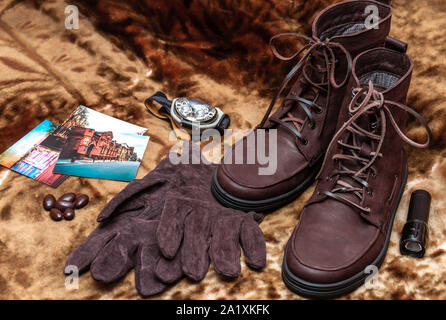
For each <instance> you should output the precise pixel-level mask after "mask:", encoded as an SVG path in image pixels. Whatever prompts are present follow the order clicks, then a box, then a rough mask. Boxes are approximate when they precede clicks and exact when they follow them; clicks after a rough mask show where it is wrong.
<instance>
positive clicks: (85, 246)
mask: <svg viewBox="0 0 446 320" xmlns="http://www.w3.org/2000/svg"><path fill="white" fill-rule="evenodd" d="M178 168H179V166H177V165H173V164H171V162H170V161H169V159H168V157H167V158H165V159H163V160H162V161H161V162H160V163H159V164H158V166H157V167H156V168H155V169H154V170H153V171H151V172H150V173H149V174H147V175H146V176H145V177H144V178H142V179H135V180H133V181H132V182H130V183H129V184H128V185H127V186H126V187H125V188H124V189H123V190H122V191H121V192H120V193H119V194H117V195H116V196H115V197H114V198H113V199H112V200H111V201H110V202H109V203H108V204H107V205H106V207H105V208H104V209H103V210H102V212H101V213H100V214H99V216H98V219H97V220H98V222H100V225H99V226H98V227H97V228H96V230H94V231H93V232H92V233H91V234H90V235H89V236H88V237H87V239H85V241H84V242H83V243H82V244H81V245H80V246H79V247H78V248H76V249H75V250H74V251H73V252H72V253H71V254H70V255H69V256H68V259H67V263H66V265H67V266H68V265H74V266H77V267H78V269H79V272H80V273H81V272H84V271H87V270H88V269H90V274H91V276H92V277H93V278H94V279H95V280H97V281H100V282H103V283H111V282H114V281H116V280H118V279H120V278H122V277H123V276H124V275H126V274H127V273H128V272H129V271H130V270H131V269H132V268H135V285H136V288H137V290H138V292H139V293H140V294H141V295H142V296H150V295H154V294H157V293H160V292H162V291H164V290H165V289H166V287H167V285H166V284H164V283H163V282H161V281H160V280H159V279H158V278H157V277H156V276H155V272H154V270H155V268H156V266H157V265H158V264H160V267H159V268H158V269H159V271H158V272H159V273H160V276H161V277H162V278H163V279H167V280H169V283H172V282H175V281H178V280H179V279H180V278H181V277H182V271H181V266H180V259H175V258H174V257H172V258H174V259H171V260H165V259H164V258H163V257H162V256H161V254H160V251H159V249H158V244H157V239H156V230H157V227H158V222H159V218H160V216H161V213H162V209H163V206H164V202H165V194H166V192H167V190H168V189H169V188H170V185H171V183H172V178H173V177H174V175H175V171H176V170H177V169H178Z"/></svg>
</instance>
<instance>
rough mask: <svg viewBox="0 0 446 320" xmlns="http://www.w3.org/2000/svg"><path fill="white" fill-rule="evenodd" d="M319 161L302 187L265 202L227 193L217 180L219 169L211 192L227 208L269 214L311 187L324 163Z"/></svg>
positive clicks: (214, 177)
mask: <svg viewBox="0 0 446 320" xmlns="http://www.w3.org/2000/svg"><path fill="white" fill-rule="evenodd" d="M321 160H322V159H321ZM321 160H320V161H318V162H317V163H316V164H315V165H314V168H313V171H312V172H311V175H309V176H308V177H307V178H306V179H305V180H304V181H303V182H302V183H301V184H300V185H298V186H297V187H295V188H294V189H292V190H290V191H288V192H286V193H284V194H281V195H280V196H277V197H273V198H268V199H263V200H245V199H240V198H237V197H235V196H233V195H231V194H230V193H228V192H227V191H225V190H224V189H223V188H222V187H221V186H220V184H219V183H218V179H217V169H216V170H215V173H214V175H213V177H212V182H211V191H212V194H213V195H214V197H215V198H216V199H217V200H218V202H220V203H221V204H222V205H224V206H225V207H229V208H233V209H237V210H241V211H246V212H249V211H255V212H258V213H268V212H272V211H274V210H276V209H279V208H281V207H283V206H285V205H286V204H288V203H290V202H292V201H293V200H295V199H296V198H297V197H298V196H300V195H301V194H302V193H303V192H304V191H305V190H306V189H307V188H308V187H309V186H311V185H312V184H313V182H314V180H315V178H316V176H317V174H318V173H319V170H320V168H321V165H322V161H321Z"/></svg>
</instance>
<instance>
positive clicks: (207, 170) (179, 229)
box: [156, 164, 266, 281]
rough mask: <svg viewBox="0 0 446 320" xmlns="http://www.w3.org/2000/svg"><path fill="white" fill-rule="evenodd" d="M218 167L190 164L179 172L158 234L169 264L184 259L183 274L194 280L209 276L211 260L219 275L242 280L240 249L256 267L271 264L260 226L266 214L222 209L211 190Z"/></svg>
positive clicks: (161, 276) (251, 264) (246, 258)
mask: <svg viewBox="0 0 446 320" xmlns="http://www.w3.org/2000/svg"><path fill="white" fill-rule="evenodd" d="M215 168H216V166H215V165H213V164H197V165H195V164H189V165H184V166H183V167H182V169H181V170H178V171H177V174H176V179H175V183H174V184H172V187H171V188H170V189H169V192H168V194H167V196H166V202H165V205H164V209H163V212H162V215H161V220H160V223H159V226H158V229H157V239H158V245H159V247H160V250H161V252H162V254H163V255H164V256H165V257H166V258H168V259H178V256H181V266H182V271H183V273H184V274H185V275H186V276H187V277H188V278H190V279H192V280H194V281H200V280H202V279H203V278H204V277H205V275H206V273H207V271H208V269H209V264H210V262H211V261H212V263H213V265H214V269H215V271H216V272H217V273H218V274H220V275H222V276H224V277H226V278H235V277H237V276H238V275H239V274H240V271H241V267H240V253H241V250H240V248H243V251H244V254H245V261H246V263H247V265H248V266H250V267H251V268H253V269H261V268H263V267H264V266H265V264H266V245H265V239H264V236H263V233H262V231H261V229H260V228H259V225H258V223H260V222H261V221H262V219H263V215H261V214H258V213H254V212H249V213H245V212H242V211H237V210H233V209H229V208H226V207H223V206H222V205H220V204H219V203H218V202H217V201H216V200H215V199H214V197H213V196H212V193H211V191H210V183H211V178H212V174H213V172H214V171H215ZM164 273H165V269H161V268H160V269H158V268H157V269H156V274H157V275H158V277H159V278H161V279H163V274H164Z"/></svg>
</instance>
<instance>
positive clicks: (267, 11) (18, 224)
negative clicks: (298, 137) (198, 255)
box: [0, 0, 446, 299]
mask: <svg viewBox="0 0 446 320" xmlns="http://www.w3.org/2000/svg"><path fill="white" fill-rule="evenodd" d="M333 2H336V1H333V0H312V1H302V0H293V1H280V0H272V1H261V0H243V1H238V0H237V1H236V0H218V1H211V0H187V1H186V0H184V1H180V0H175V1H164V0H153V1H152V0H150V1H149V0H145V1H137V0H128V1H118V0H94V1H86V0H84V1H82V0H78V1H67V2H64V1H62V0H51V1H50V0H47V1H43V0H22V1H17V0H4V1H2V2H1V3H0V65H1V67H0V152H3V151H4V150H5V149H6V148H8V147H9V146H10V145H12V144H13V143H14V142H15V141H17V140H18V139H19V138H21V137H22V136H23V135H25V134H26V133H27V132H28V131H29V130H31V129H32V128H34V127H35V126H36V125H37V124H38V123H40V122H41V121H43V120H44V119H49V120H51V121H53V122H55V123H60V122H62V121H63V120H64V119H65V118H66V117H67V115H68V114H69V113H70V112H71V111H72V110H74V109H75V107H77V106H78V105H79V104H81V103H82V104H85V105H87V106H89V107H92V108H94V109H95V110H97V111H100V112H104V113H106V114H109V115H111V116H114V117H117V118H120V119H123V120H126V121H129V122H132V123H135V124H137V125H140V126H144V127H147V128H149V132H148V134H149V135H150V136H151V139H150V143H149V147H148V151H147V152H146V154H145V156H144V159H143V162H142V165H141V168H140V170H139V173H138V177H142V176H144V175H145V174H146V173H147V172H149V171H150V170H151V169H153V168H154V167H155V166H156V164H157V163H158V161H159V160H160V159H161V158H162V157H163V156H164V155H165V154H166V153H167V152H168V150H169V148H170V145H169V144H168V142H167V138H166V137H167V134H168V132H169V130H170V127H169V125H168V124H167V123H165V122H163V121H159V120H158V119H155V118H154V117H152V116H150V115H148V114H147V113H146V111H145V109H144V106H143V104H142V101H143V100H144V98H146V97H147V96H148V95H150V94H152V93H153V92H155V91H157V90H163V91H164V92H166V93H167V94H168V95H169V96H171V97H174V96H181V95H187V96H195V97H201V98H203V99H204V100H206V101H209V102H211V103H212V104H214V105H215V106H219V107H221V108H222V109H223V110H224V111H225V112H226V113H228V114H229V115H230V117H231V120H232V125H231V127H232V128H241V129H249V128H253V127H254V126H255V125H256V124H257V123H258V122H259V121H260V120H261V118H262V116H263V114H264V112H265V110H266V108H267V106H268V104H269V100H270V98H271V97H272V95H273V94H274V91H275V90H276V88H277V86H278V84H279V83H280V81H281V80H282V78H283V77H284V75H285V74H286V72H287V71H288V70H289V68H290V64H287V63H280V62H278V61H276V60H275V59H274V58H273V57H272V54H271V53H270V50H269V49H268V40H269V38H270V36H271V35H273V34H275V33H277V32H284V31H298V32H302V33H306V34H309V32H310V30H311V22H312V21H313V18H314V17H315V15H316V14H317V13H318V12H319V11H320V10H321V9H323V8H324V7H326V6H327V5H329V4H330V3H333ZM68 3H70V4H72V3H74V4H76V5H78V7H79V9H80V22H79V29H78V30H66V29H65V28H64V19H65V13H64V10H65V7H66V5H67V4H68ZM394 9H395V10H394V16H393V24H392V31H391V35H392V36H394V37H396V38H400V39H402V40H404V41H407V42H409V51H408V53H409V55H411V57H412V58H413V59H414V61H415V70H414V77H413V80H412V85H411V88H410V92H409V98H408V104H409V105H410V106H412V107H413V108H414V109H416V110H417V111H418V112H420V113H421V114H422V115H423V117H424V118H425V119H426V120H428V122H429V125H430V127H431V129H432V131H433V135H434V140H433V143H432V147H431V148H430V149H428V150H426V151H419V150H416V149H410V148H409V149H408V155H409V167H410V172H409V182H408V185H407V188H406V192H405V195H404V197H403V199H402V201H401V204H400V207H399V210H398V213H397V217H396V220H395V224H394V228H393V234H392V237H391V243H390V247H389V251H388V254H387V257H386V259H385V261H384V264H383V266H382V268H381V269H380V271H379V274H378V278H377V286H376V288H375V289H373V290H366V288H364V287H361V288H359V289H358V290H356V291H355V292H353V293H352V294H350V295H349V296H347V297H346V298H350V299H441V298H443V299H445V298H446V270H445V268H444V266H445V265H446V202H445V201H443V200H444V199H443V196H444V195H443V192H444V186H445V185H446V159H445V155H446V151H445V145H446V134H445V131H444V128H445V127H446V98H445V92H446V56H445V52H446V34H445V33H444V30H446V3H445V2H444V1H439V0H417V1H412V0H396V1H394ZM408 133H409V135H410V136H411V137H414V138H417V137H419V136H421V135H422V130H421V129H420V128H418V127H417V125H416V124H415V123H414V122H413V123H410V124H409V128H408ZM125 185H126V184H125V183H123V182H110V181H104V180H97V179H86V178H77V177H70V178H69V179H68V180H67V181H65V182H64V183H63V184H62V185H61V186H60V187H59V188H58V189H56V190H53V189H51V188H50V187H48V186H45V185H43V184H40V183H38V182H36V181H33V180H31V179H29V178H26V177H24V176H21V175H19V174H16V173H13V172H11V171H9V170H6V169H4V168H1V169H0V195H1V197H0V299H23V298H29V299H133V298H139V296H138V294H137V292H136V290H135V288H134V274H133V272H131V273H130V274H128V275H127V276H126V277H125V278H124V279H123V280H122V281H120V282H118V283H116V284H113V285H109V286H105V285H101V284H99V283H97V282H95V281H94V280H93V279H92V278H91V277H90V276H89V274H85V275H83V276H82V277H81V278H80V281H79V289H78V290H73V291H70V290H67V289H66V288H65V285H64V283H65V277H64V275H63V273H62V270H63V267H64V264H65V259H66V257H67V255H68V254H69V253H70V252H71V251H72V250H73V249H74V248H75V247H76V246H78V245H79V244H80V243H81V242H82V241H83V240H84V239H85V237H86V236H87V235H88V234H89V233H90V232H91V231H93V230H94V228H95V227H96V225H97V223H96V216H97V214H98V213H99V212H100V210H101V209H102V208H103V207H104V205H105V204H106V203H107V202H108V201H110V199H111V198H112V197H113V196H114V195H115V194H117V193H118V192H119V191H120V190H121V189H122V188H123V187H124V186H125ZM416 188H425V189H427V190H429V191H430V192H431V193H432V196H433V206H432V211H431V218H430V222H429V224H430V240H429V246H428V250H427V253H426V256H425V257H424V258H423V259H419V260H416V259H413V258H407V257H403V256H401V255H400V253H399V249H398V244H399V238H400V233H401V230H402V227H403V225H404V222H405V219H406V215H407V209H408V200H409V195H410V192H411V191H413V190H415V189H416ZM68 191H74V192H78V193H81V192H82V193H86V194H88V195H90V196H91V203H90V205H89V206H88V207H87V208H85V209H83V210H81V211H79V212H78V214H77V217H76V219H75V220H73V221H71V222H60V223H54V222H53V221H51V220H50V219H49V217H48V213H47V212H45V211H44V210H43V209H42V206H41V201H42V198H43V196H44V195H45V194H47V193H50V192H51V193H56V195H61V194H63V193H64V192H68ZM312 192H313V188H310V189H309V190H307V191H306V192H305V193H304V194H303V195H302V196H301V197H300V198H299V199H298V200H296V201H294V202H293V203H291V204H290V205H288V206H286V207H284V208H282V209H280V210H278V211H276V212H274V213H272V214H270V215H268V216H267V217H266V218H265V220H264V221H263V223H262V224H261V228H262V230H263V232H264V234H265V238H266V241H267V254H268V260H267V267H266V268H265V269H264V271H263V272H260V273H259V272H254V271H251V270H250V269H249V268H247V267H246V265H244V264H243V265H242V270H243V272H242V275H241V276H240V277H239V278H238V279H237V280H236V281H233V282H226V281H223V280H221V279H220V278H219V277H218V276H217V275H216V273H215V272H214V271H213V269H212V266H211V270H210V272H209V273H208V275H207V276H206V278H205V279H204V280H203V281H202V282H200V283H193V282H190V281H188V280H186V279H185V280H182V281H181V282H180V283H178V284H177V285H175V286H173V287H172V288H170V289H169V290H168V291H166V292H165V293H163V294H161V295H159V296H157V297H155V298H157V299H299V297H298V296H297V295H295V294H293V293H292V292H290V291H289V290H288V289H287V288H286V287H285V285H284V284H283V282H282V279H281V262H282V254H283V250H284V246H285V244H286V241H287V240H288V238H289V236H290V234H291V232H292V230H293V228H294V226H295V225H296V223H297V221H298V219H299V213H300V211H301V209H302V206H303V205H304V203H305V201H306V200H307V199H308V198H309V197H310V195H311V193H312ZM442 199H443V200H442Z"/></svg>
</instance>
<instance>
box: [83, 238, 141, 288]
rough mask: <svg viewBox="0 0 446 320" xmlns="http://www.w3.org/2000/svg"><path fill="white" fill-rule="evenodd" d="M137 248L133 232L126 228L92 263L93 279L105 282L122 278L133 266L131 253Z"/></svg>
mask: <svg viewBox="0 0 446 320" xmlns="http://www.w3.org/2000/svg"><path fill="white" fill-rule="evenodd" d="M135 249H136V244H135V243H134V241H133V239H132V234H131V233H128V232H125V230H124V232H122V233H118V235H117V236H116V237H115V238H114V239H113V240H111V241H110V242H109V243H108V244H107V245H106V246H105V247H104V249H102V250H101V251H100V252H99V254H98V256H97V257H96V259H94V261H93V262H92V263H91V267H90V273H91V276H92V277H93V279H95V280H97V281H100V282H104V283H110V282H114V281H116V280H118V279H120V278H122V277H123V276H124V275H126V274H127V272H129V270H130V269H132V268H133V261H132V259H131V255H132V253H133V252H135Z"/></svg>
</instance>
